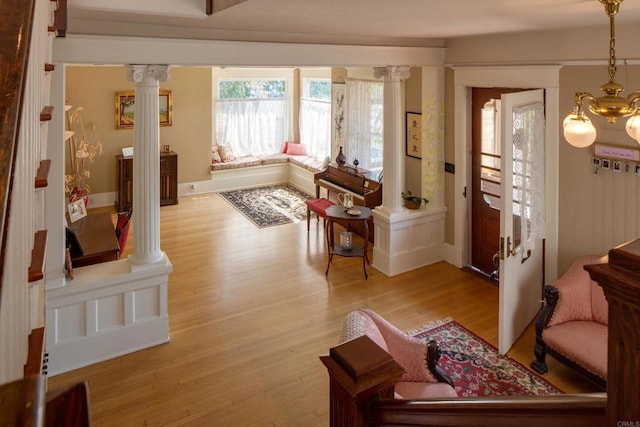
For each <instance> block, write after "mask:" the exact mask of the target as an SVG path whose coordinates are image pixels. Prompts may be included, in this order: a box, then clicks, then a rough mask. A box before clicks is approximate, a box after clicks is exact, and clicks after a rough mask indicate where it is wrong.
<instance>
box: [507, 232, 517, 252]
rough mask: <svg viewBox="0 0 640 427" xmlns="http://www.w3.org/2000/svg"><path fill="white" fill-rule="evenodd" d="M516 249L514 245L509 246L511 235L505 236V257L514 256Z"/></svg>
mask: <svg viewBox="0 0 640 427" xmlns="http://www.w3.org/2000/svg"><path fill="white" fill-rule="evenodd" d="M517 253H518V251H517V250H516V248H515V247H513V248H511V236H507V257H509V256H516V254H517Z"/></svg>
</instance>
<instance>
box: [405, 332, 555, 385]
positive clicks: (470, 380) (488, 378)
mask: <svg viewBox="0 0 640 427" xmlns="http://www.w3.org/2000/svg"><path fill="white" fill-rule="evenodd" d="M409 334H410V335H412V336H414V337H416V338H419V339H421V340H424V342H425V343H426V342H427V341H429V340H431V339H434V340H436V341H437V342H438V343H439V344H440V350H441V351H442V357H441V358H440V362H438V365H439V366H440V367H442V368H443V369H444V370H445V371H446V372H447V373H448V374H449V375H450V376H451V379H452V380H453V383H454V385H455V388H456V391H457V392H458V396H460V397H485V396H516V395H540V394H562V391H561V390H559V389H557V388H556V387H554V386H553V385H552V384H550V383H549V382H547V381H546V380H545V379H544V378H542V377H541V376H539V375H538V374H537V373H535V372H533V371H531V370H529V369H528V368H526V367H525V366H523V365H522V364H520V363H518V362H517V361H515V360H514V359H512V358H511V357H509V356H506V355H505V356H501V355H500V354H498V352H497V350H496V348H495V347H494V346H492V345H491V344H489V343H488V342H486V341H485V340H483V339H482V338H480V337H479V336H477V335H475V334H474V333H473V332H471V331H469V330H468V329H466V328H465V327H464V326H462V325H460V324H459V323H457V322H456V321H454V320H451V319H444V320H442V321H440V322H436V323H433V324H430V325H427V326H424V327H423V328H421V329H419V330H415V331H411V332H409Z"/></svg>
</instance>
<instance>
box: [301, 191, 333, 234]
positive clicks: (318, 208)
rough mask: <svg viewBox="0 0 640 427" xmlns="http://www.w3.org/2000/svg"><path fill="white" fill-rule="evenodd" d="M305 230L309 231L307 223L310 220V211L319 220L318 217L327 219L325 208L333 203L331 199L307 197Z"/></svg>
mask: <svg viewBox="0 0 640 427" xmlns="http://www.w3.org/2000/svg"><path fill="white" fill-rule="evenodd" d="M306 203H307V232H309V223H310V222H311V212H313V213H315V214H316V219H317V220H320V217H322V219H324V220H325V223H326V219H327V208H328V207H329V206H333V205H335V203H333V202H332V201H331V200H328V199H325V198H323V197H321V198H319V199H309V200H307V202H306Z"/></svg>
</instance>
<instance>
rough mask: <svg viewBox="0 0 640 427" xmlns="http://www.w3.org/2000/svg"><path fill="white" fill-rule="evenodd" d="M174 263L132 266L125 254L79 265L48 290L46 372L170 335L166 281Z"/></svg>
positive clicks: (73, 366)
mask: <svg viewBox="0 0 640 427" xmlns="http://www.w3.org/2000/svg"><path fill="white" fill-rule="evenodd" d="M172 269H173V267H172V266H171V263H170V262H169V260H168V259H167V258H166V256H165V258H164V260H163V261H162V262H161V263H158V264H153V265H149V266H145V268H142V269H136V270H135V271H132V270H131V266H130V264H129V261H128V260H126V259H122V260H117V261H111V262H107V263H102V264H96V265H91V266H87V267H81V268H77V269H75V270H74V279H73V280H67V281H66V284H65V286H63V287H58V288H55V289H50V290H49V291H48V293H47V352H48V353H49V374H50V375H56V374H60V373H63V372H67V371H70V370H72V369H77V368H80V367H83V366H87V365H91V364H93V363H97V362H101V361H103V360H107V359H111V358H114V357H117V356H121V355H123V354H127V353H131V352H134V351H137V350H141V349H143V348H147V347H151V346H154V345H157V344H161V343H165V342H168V341H169V316H168V312H167V306H168V303H167V287H168V278H169V273H171V271H172Z"/></svg>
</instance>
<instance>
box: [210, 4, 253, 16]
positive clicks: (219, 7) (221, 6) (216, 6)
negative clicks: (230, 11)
mask: <svg viewBox="0 0 640 427" xmlns="http://www.w3.org/2000/svg"><path fill="white" fill-rule="evenodd" d="M245 1H247V0H206V2H207V15H213V14H214V13H216V12H220V11H221V10H224V9H227V8H229V7H231V6H235V5H237V4H240V3H243V2H245Z"/></svg>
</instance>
